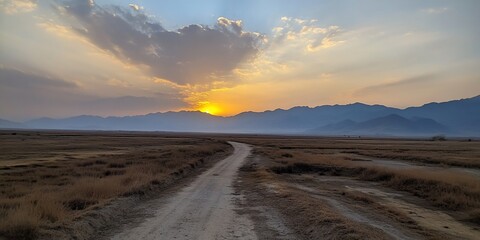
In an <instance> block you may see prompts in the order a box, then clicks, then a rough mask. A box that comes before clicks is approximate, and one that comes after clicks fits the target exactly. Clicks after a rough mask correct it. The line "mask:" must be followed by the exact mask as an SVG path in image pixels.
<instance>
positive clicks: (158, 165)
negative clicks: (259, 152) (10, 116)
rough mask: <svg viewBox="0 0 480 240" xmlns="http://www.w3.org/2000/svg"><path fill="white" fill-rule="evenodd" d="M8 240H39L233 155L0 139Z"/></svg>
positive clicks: (136, 136)
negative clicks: (115, 203)
mask: <svg viewBox="0 0 480 240" xmlns="http://www.w3.org/2000/svg"><path fill="white" fill-rule="evenodd" d="M0 143H1V144H0V239H1V238H2V237H1V236H3V237H5V238H7V239H33V238H36V237H37V236H38V235H41V233H42V231H43V230H46V229H50V230H51V229H56V228H61V227H62V226H64V225H67V224H69V223H70V222H72V221H76V220H78V219H80V218H82V216H84V215H85V214H87V213H89V212H91V211H94V210H96V209H98V208H100V207H102V206H104V205H105V204H108V203H109V202H111V201H113V200H115V199H117V198H119V197H128V196H141V195H143V194H146V193H148V192H149V191H151V190H154V189H156V188H159V187H162V186H165V185H167V184H169V183H171V182H174V181H175V180H176V179H179V178H182V177H185V176H188V175H191V173H192V172H194V171H196V170H197V169H199V168H200V166H203V165H205V164H207V165H208V163H212V162H214V161H216V160H219V159H221V158H222V157H224V156H225V155H227V154H229V152H230V151H231V150H232V148H231V146H230V145H229V144H227V143H225V142H223V141H217V140H214V139H211V138H208V137H202V136H199V135H191V136H186V135H181V136H180V135H177V134H159V133H128V132H123V133H122V132H117V133H115V132H46V131H37V132H34V131H27V132H23V131H22V132H15V131H2V132H0Z"/></svg>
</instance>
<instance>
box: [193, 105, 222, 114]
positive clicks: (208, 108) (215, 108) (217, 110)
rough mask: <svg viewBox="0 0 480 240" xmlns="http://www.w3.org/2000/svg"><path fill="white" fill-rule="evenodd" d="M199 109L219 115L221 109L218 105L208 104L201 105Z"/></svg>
mask: <svg viewBox="0 0 480 240" xmlns="http://www.w3.org/2000/svg"><path fill="white" fill-rule="evenodd" d="M199 110H200V112H204V113H208V114H210V115H219V114H220V113H221V112H222V110H221V109H220V108H219V107H218V106H215V105H210V104H207V105H205V106H202V107H201V108H200V109H199Z"/></svg>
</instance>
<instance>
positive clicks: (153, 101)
mask: <svg viewBox="0 0 480 240" xmlns="http://www.w3.org/2000/svg"><path fill="white" fill-rule="evenodd" d="M0 86H1V88H0V117H2V116H3V117H7V116H8V117H9V118H12V119H19V120H26V119H31V118H33V117H42V116H48V117H66V116H75V115H80V114H93V115H102V116H105V115H121V116H124V115H135V114H145V113H150V112H159V111H167V110H172V109H173V110H174V109H183V108H185V107H186V106H187V104H186V103H185V102H184V101H183V100H182V99H181V98H182V97H181V95H179V94H176V93H153V94H149V95H147V96H131V95H120V96H98V95H94V94H92V93H88V92H85V89H84V88H82V87H81V86H77V85H76V84H74V83H71V82H67V81H64V80H61V79H58V78H52V77H49V76H44V74H41V73H30V72H24V71H20V70H16V69H11V68H5V67H0Z"/></svg>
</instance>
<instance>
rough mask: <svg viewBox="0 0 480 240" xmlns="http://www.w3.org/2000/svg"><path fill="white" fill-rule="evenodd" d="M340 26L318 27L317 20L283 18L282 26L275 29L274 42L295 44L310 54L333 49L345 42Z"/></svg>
mask: <svg viewBox="0 0 480 240" xmlns="http://www.w3.org/2000/svg"><path fill="white" fill-rule="evenodd" d="M342 32H343V30H342V29H340V27H339V26H328V27H320V26H318V20H316V19H300V18H291V17H282V18H281V25H280V26H278V27H276V28H274V29H273V41H274V42H276V43H278V44H285V43H290V44H295V45H297V46H299V47H302V48H304V50H306V51H308V52H315V51H318V50H321V49H325V48H331V47H334V46H336V45H338V44H341V43H343V42H344V40H340V39H339V35H340V34H341V33H342Z"/></svg>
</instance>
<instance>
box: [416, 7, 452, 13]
mask: <svg viewBox="0 0 480 240" xmlns="http://www.w3.org/2000/svg"><path fill="white" fill-rule="evenodd" d="M446 11H448V8H446V7H438V8H427V9H422V12H424V13H428V14H441V13H444V12H446Z"/></svg>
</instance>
